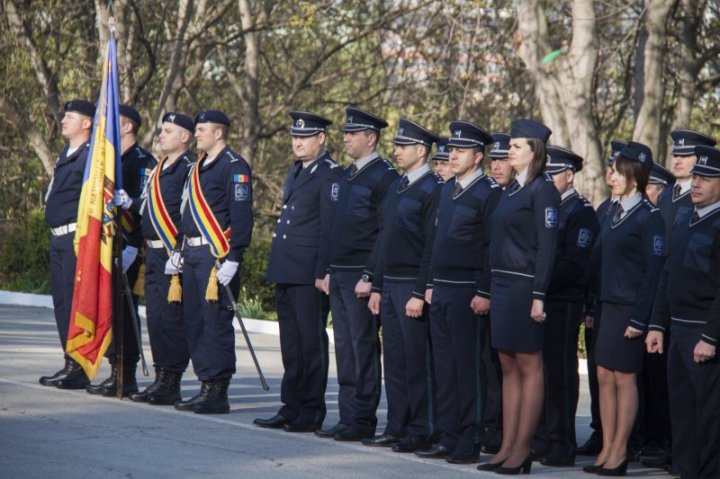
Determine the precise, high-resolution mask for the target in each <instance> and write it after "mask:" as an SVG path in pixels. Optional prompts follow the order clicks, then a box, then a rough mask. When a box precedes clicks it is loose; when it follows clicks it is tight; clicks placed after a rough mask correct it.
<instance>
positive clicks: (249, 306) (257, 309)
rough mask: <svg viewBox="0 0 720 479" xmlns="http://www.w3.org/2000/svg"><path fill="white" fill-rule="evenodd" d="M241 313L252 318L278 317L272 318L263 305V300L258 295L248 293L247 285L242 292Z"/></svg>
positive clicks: (244, 316)
mask: <svg viewBox="0 0 720 479" xmlns="http://www.w3.org/2000/svg"><path fill="white" fill-rule="evenodd" d="M238 308H239V309H240V315H241V316H242V317H243V318H250V319H277V317H275V318H270V314H269V313H268V312H267V311H266V310H265V308H264V307H263V304H262V301H261V300H260V298H259V297H258V296H257V295H251V294H248V292H247V289H246V288H245V287H243V288H242V291H241V292H240V304H239V305H238Z"/></svg>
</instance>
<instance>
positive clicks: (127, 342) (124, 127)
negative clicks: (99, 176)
mask: <svg viewBox="0 0 720 479" xmlns="http://www.w3.org/2000/svg"><path fill="white" fill-rule="evenodd" d="M141 125H142V120H141V118H140V113H138V111H137V110H136V109H135V108H133V107H132V106H130V105H122V104H121V105H120V151H121V152H122V156H121V158H120V160H121V162H122V176H123V177H122V187H123V188H122V189H120V190H118V192H117V193H118V194H117V197H116V203H117V204H118V205H119V206H122V208H123V210H124V211H122V213H121V220H120V223H121V226H122V228H121V229H122V234H123V240H124V242H125V246H124V248H123V251H122V270H123V271H122V273H123V274H125V275H126V276H127V278H128V284H129V285H130V287H131V288H132V286H133V285H134V284H135V282H136V281H137V278H138V272H139V271H140V264H141V261H140V260H137V261H136V259H137V256H138V250H139V249H140V247H141V246H142V233H141V231H140V213H139V207H140V204H141V201H140V196H141V195H142V192H143V189H144V188H145V183H146V182H147V178H148V176H149V175H150V172H151V171H152V169H153V168H155V165H157V161H156V160H155V158H153V156H152V155H151V154H150V153H149V152H147V151H146V150H144V149H143V148H141V147H140V146H139V145H138V144H137V134H138V130H139V128H140V126H141ZM117 287H119V288H123V286H122V285H118V286H117ZM128 294H131V292H130V291H124V290H123V291H122V293H121V298H122V299H120V301H126V300H125V297H124V295H128ZM131 297H132V300H133V305H134V309H135V317H136V318H138V322H137V326H138V331H139V329H140V321H139V315H138V314H137V304H138V297H137V296H136V295H134V294H131ZM123 306H124V308H123V311H124V315H125V327H124V328H123V344H124V348H125V350H124V351H123V365H122V366H123V367H122V370H123V396H129V395H130V394H132V393H135V392H137V390H138V388H137V381H136V379H135V369H136V367H137V362H138V360H139V359H140V350H139V349H138V339H137V338H136V337H135V328H134V327H133V326H132V323H131V322H130V321H132V316H131V314H130V311H129V309H128V307H127V304H126V303H123ZM114 315H117V305H116V309H115V310H114ZM115 320H116V321H117V318H115ZM116 340H117V338H113V341H112V342H111V343H110V346H109V347H108V349H107V352H106V353H105V357H106V358H108V361H109V362H110V367H111V372H110V377H108V378H107V379H105V380H104V381H102V382H101V383H100V384H96V385H95V384H90V385H88V387H87V388H86V390H87V392H88V393H90V394H98V395H102V396H115V393H116V380H117V369H118V364H117V360H118V359H117V358H118V352H117V350H116V344H117V341H116Z"/></svg>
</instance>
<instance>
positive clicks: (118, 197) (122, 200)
mask: <svg viewBox="0 0 720 479" xmlns="http://www.w3.org/2000/svg"><path fill="white" fill-rule="evenodd" d="M113 201H114V202H115V206H122V207H123V209H125V210H126V209H128V208H130V205H132V203H133V200H132V198H130V195H128V194H127V193H126V192H125V190H115V197H114V198H113Z"/></svg>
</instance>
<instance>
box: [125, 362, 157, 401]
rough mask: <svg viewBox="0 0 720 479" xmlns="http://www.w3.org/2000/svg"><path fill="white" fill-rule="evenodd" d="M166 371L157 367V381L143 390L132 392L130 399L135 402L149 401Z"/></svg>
mask: <svg viewBox="0 0 720 479" xmlns="http://www.w3.org/2000/svg"><path fill="white" fill-rule="evenodd" d="M164 373H165V371H163V370H162V369H160V368H155V382H154V383H152V384H151V385H150V386H148V387H146V388H145V389H144V390H143V391H140V392H136V393H132V394H130V400H132V401H135V402H148V400H149V398H150V394H151V393H153V392H155V391H156V390H157V388H158V387H159V386H160V384H161V383H162V381H163V379H164Z"/></svg>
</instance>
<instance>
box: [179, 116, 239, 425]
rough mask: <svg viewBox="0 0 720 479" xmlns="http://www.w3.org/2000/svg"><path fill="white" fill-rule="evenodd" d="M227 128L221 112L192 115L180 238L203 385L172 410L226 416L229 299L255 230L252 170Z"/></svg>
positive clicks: (231, 362)
mask: <svg viewBox="0 0 720 479" xmlns="http://www.w3.org/2000/svg"><path fill="white" fill-rule="evenodd" d="M229 128H230V120H229V119H228V117H227V116H226V115H225V113H223V112H222V111H219V110H204V111H201V112H200V113H198V115H197V116H196V117H195V140H196V141H197V147H198V150H200V151H201V154H200V156H199V157H198V159H197V161H196V162H195V165H194V166H193V168H192V169H191V171H190V173H189V176H190V177H189V179H188V182H187V187H186V188H185V193H184V196H183V198H184V206H183V207H182V218H181V220H180V232H181V233H182V234H183V235H184V237H185V239H184V242H183V244H184V246H183V247H182V248H183V251H182V257H183V298H182V302H183V315H184V318H185V331H186V334H187V340H188V347H189V349H190V358H191V359H192V363H193V368H194V370H195V374H197V377H198V379H200V381H201V382H202V385H201V387H200V392H199V393H198V394H197V395H195V396H193V397H192V398H190V399H188V400H185V401H178V402H176V403H175V409H178V410H180V411H193V412H195V413H199V414H227V413H228V412H229V411H230V403H229V401H228V395H227V391H228V386H229V384H230V378H231V377H232V375H233V374H234V373H235V330H234V329H233V324H232V322H233V308H232V304H231V300H233V299H234V298H237V295H238V293H239V291H240V274H239V271H240V266H241V264H242V259H243V253H244V252H245V249H246V248H247V247H248V245H249V244H250V237H251V235H252V229H253V211H252V176H251V172H250V166H248V164H247V163H246V162H245V160H244V159H243V157H242V156H240V155H239V154H237V153H235V152H234V151H233V150H232V149H230V147H229V146H228V145H227V137H228V130H229ZM185 198H187V199H186V200H185ZM172 260H173V258H170V259H169V260H168V261H169V262H172ZM228 286H229V289H230V292H231V293H232V298H230V297H229V296H228V293H227V287H228Z"/></svg>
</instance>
